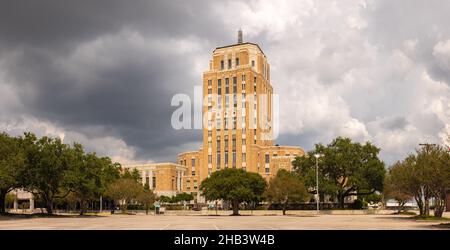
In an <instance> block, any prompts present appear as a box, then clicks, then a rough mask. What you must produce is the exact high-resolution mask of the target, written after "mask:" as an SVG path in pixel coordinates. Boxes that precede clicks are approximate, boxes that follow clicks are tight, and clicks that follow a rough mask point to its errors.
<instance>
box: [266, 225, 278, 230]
mask: <svg viewBox="0 0 450 250" xmlns="http://www.w3.org/2000/svg"><path fill="white" fill-rule="evenodd" d="M267 227H268V228H269V229H271V230H278V228H275V227H271V226H267Z"/></svg>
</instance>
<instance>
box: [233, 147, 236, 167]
mask: <svg viewBox="0 0 450 250" xmlns="http://www.w3.org/2000/svg"><path fill="white" fill-rule="evenodd" d="M233 166H236V151H234V150H233Z"/></svg>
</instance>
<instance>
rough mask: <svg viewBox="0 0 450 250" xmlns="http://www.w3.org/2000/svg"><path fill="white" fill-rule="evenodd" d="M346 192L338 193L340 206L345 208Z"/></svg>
mask: <svg viewBox="0 0 450 250" xmlns="http://www.w3.org/2000/svg"><path fill="white" fill-rule="evenodd" d="M344 198H345V196H344V194H343V193H338V200H339V208H341V209H344Z"/></svg>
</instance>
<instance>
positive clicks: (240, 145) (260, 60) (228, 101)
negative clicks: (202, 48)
mask: <svg viewBox="0 0 450 250" xmlns="http://www.w3.org/2000/svg"><path fill="white" fill-rule="evenodd" d="M202 85H203V143H202V145H203V147H202V148H201V149H200V150H199V151H190V152H184V153H182V154H180V155H178V162H179V164H180V165H183V166H185V167H187V171H186V175H185V176H183V178H184V181H183V182H184V184H183V190H185V191H187V192H192V193H197V192H198V190H199V185H200V183H201V181H202V180H204V179H205V178H207V177H208V176H209V175H211V174H212V173H213V172H214V171H218V170H221V169H225V168H241V169H244V170H246V171H251V172H256V173H260V174H261V175H262V176H263V177H264V178H266V179H267V180H268V179H269V178H270V177H271V176H273V175H274V174H276V172H277V171H278V169H279V168H285V169H290V166H291V161H292V159H293V157H295V156H297V155H302V154H303V150H302V149H301V148H299V147H289V146H278V145H277V146H274V145H273V88H272V85H271V82H270V65H269V63H268V61H267V57H266V55H265V54H264V52H263V51H262V49H261V48H260V47H259V45H257V44H255V43H249V42H243V34H242V31H239V33H238V42H237V43H236V44H232V45H228V46H223V47H218V48H216V49H214V51H213V53H212V58H211V60H210V62H209V69H208V70H207V71H205V72H204V73H203V83H202Z"/></svg>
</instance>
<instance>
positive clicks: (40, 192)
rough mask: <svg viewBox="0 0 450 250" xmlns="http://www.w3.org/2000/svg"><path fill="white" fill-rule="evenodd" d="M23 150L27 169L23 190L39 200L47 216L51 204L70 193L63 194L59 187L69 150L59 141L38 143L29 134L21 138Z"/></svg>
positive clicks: (51, 206)
mask: <svg viewBox="0 0 450 250" xmlns="http://www.w3.org/2000/svg"><path fill="white" fill-rule="evenodd" d="M21 141H22V145H23V147H24V152H25V158H26V167H25V169H24V171H23V172H22V173H21V183H22V184H23V186H24V189H25V190H26V191H28V192H30V193H32V194H33V195H35V196H38V197H40V198H41V199H42V200H43V202H44V203H45V208H46V210H47V213H48V214H53V203H54V201H55V199H57V198H63V197H65V196H66V195H68V194H69V193H70V191H66V192H64V193H62V184H63V183H64V177H65V174H66V172H67V170H68V169H69V168H70V164H71V162H70V157H69V155H68V152H69V147H68V145H66V144H63V143H62V142H61V140H60V139H59V138H55V139H54V138H49V137H46V136H44V137H42V138H41V139H37V138H36V136H35V135H34V134H32V133H26V134H25V136H24V137H23V138H21Z"/></svg>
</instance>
